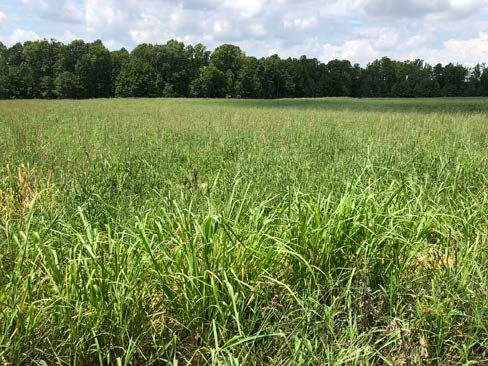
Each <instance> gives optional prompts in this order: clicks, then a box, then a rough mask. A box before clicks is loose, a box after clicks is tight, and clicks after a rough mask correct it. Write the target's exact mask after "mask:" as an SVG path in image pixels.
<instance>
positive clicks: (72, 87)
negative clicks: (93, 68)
mask: <svg viewBox="0 0 488 366" xmlns="http://www.w3.org/2000/svg"><path fill="white" fill-rule="evenodd" d="M54 87H55V90H54V95H56V96H57V97H58V98H61V99H65V98H68V99H76V98H81V97H82V96H83V89H82V84H81V80H80V78H79V77H78V76H76V75H75V74H73V73H72V72H69V71H65V72H62V73H61V74H59V75H58V76H57V77H56V80H55V81H54Z"/></svg>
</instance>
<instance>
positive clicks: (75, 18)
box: [22, 0, 83, 22]
mask: <svg viewBox="0 0 488 366" xmlns="http://www.w3.org/2000/svg"><path fill="white" fill-rule="evenodd" d="M22 4H24V6H26V7H27V8H28V9H30V10H32V11H33V12H35V13H36V14H38V15H39V16H41V17H43V18H46V19H50V20H53V21H59V20H62V21H66V22H79V21H81V19H82V17H83V12H82V11H81V10H80V9H79V8H78V6H77V4H76V2H75V1H74V0H22Z"/></svg>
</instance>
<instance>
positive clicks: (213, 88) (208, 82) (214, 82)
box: [191, 65, 227, 98]
mask: <svg viewBox="0 0 488 366" xmlns="http://www.w3.org/2000/svg"><path fill="white" fill-rule="evenodd" d="M226 83H227V79H226V76H225V74H224V73H223V72H222V71H220V70H219V69H217V68H216V67H215V66H212V65H210V66H204V67H203V68H202V70H201V72H200V77H199V78H198V79H197V80H195V81H194V82H193V83H192V86H191V95H192V96H195V97H204V98H222V97H225V93H226Z"/></svg>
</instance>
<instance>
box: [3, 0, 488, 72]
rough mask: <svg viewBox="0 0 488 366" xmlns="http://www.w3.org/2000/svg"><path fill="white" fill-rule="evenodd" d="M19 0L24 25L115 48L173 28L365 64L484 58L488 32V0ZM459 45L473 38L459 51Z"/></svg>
mask: <svg viewBox="0 0 488 366" xmlns="http://www.w3.org/2000/svg"><path fill="white" fill-rule="evenodd" d="M18 4H21V5H17V9H16V8H15V6H13V8H12V9H11V8H6V9H7V10H8V12H9V19H10V18H12V19H14V18H15V19H16V26H17V27H18V28H19V30H24V31H23V32H24V34H25V32H32V33H35V34H37V33H39V34H43V35H46V37H47V38H51V37H56V36H58V38H60V39H61V40H69V39H71V38H72V37H74V35H76V36H77V38H84V39H87V40H93V39H97V38H100V39H102V40H103V41H104V42H105V44H106V45H107V46H109V47H110V48H112V49H113V48H120V47H126V48H129V49H131V48H133V47H134V46H135V45H137V44H138V43H142V42H146V43H165V42H166V41H167V40H169V39H172V38H173V39H178V40H182V41H184V42H186V43H193V44H194V43H198V42H202V43H204V44H206V45H207V46H208V47H209V48H210V49H212V48H214V47H216V46H218V45H219V44H222V43H234V44H237V45H238V46H240V47H242V48H243V50H244V51H245V52H246V53H247V54H249V55H255V56H257V57H261V56H268V55H271V54H274V53H278V54H279V55H281V56H283V57H288V56H292V57H298V56H300V55H303V54H306V55H308V56H310V57H317V58H320V59H322V60H324V61H326V60H329V59H332V58H347V59H350V60H351V61H353V62H360V63H363V64H364V63H367V62H369V61H371V60H372V59H374V58H376V57H381V56H384V55H386V56H390V57H392V58H397V59H405V58H408V57H411V56H415V57H420V58H425V59H428V60H432V59H433V58H435V57H438V58H439V59H441V60H445V59H447V58H449V52H453V54H454V56H456V57H458V58H459V59H462V60H463V62H466V63H472V62H475V61H476V62H477V61H482V60H483V59H479V58H481V57H484V53H483V52H484V51H482V50H484V47H485V46H484V43H483V42H485V40H484V38H483V37H484V35H483V34H484V33H480V32H482V31H483V30H485V29H487V28H488V23H487V21H486V19H487V17H488V1H486V0H401V1H400V0H301V1H300V2H298V1H296V0H177V1H176V0H21V2H19V3H18ZM26 10H27V11H26ZM12 11H13V14H11V12H12ZM25 13H27V14H25ZM11 15H12V17H10V16H11ZM18 19H19V20H20V21H19V22H17V20H18ZM22 19H24V20H23V21H22ZM446 21H448V22H449V23H446ZM1 22H2V20H1V15H0V23H1ZM60 24H64V25H63V26H60ZM446 24H448V26H446ZM50 30H51V31H50ZM2 31H3V32H7V30H6V28H5V27H3V28H0V36H1V37H2V38H3V39H6V38H8V37H13V34H3V35H2V33H1V32H2ZM36 32H37V33H36ZM19 34H20V33H19ZM31 35H32V34H31ZM456 42H458V43H456ZM455 47H465V48H464V51H463V52H458V51H457V50H455V49H454V48H455ZM454 56H453V57H452V58H455V57H454ZM484 59H486V57H485V58H484Z"/></svg>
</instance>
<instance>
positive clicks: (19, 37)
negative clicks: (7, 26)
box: [1, 28, 42, 47]
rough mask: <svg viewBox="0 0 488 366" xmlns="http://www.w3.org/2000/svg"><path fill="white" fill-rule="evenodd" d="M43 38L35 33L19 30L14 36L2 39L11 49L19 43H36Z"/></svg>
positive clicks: (16, 30) (15, 31)
mask: <svg viewBox="0 0 488 366" xmlns="http://www.w3.org/2000/svg"><path fill="white" fill-rule="evenodd" d="M41 38H42V37H40V36H39V35H38V34H37V33H36V32H34V31H31V30H25V29H20V28H17V29H15V30H14V31H13V32H12V34H10V35H8V36H6V37H1V41H2V42H3V43H5V44H6V45H7V46H9V47H10V46H12V45H14V44H16V43H18V42H20V43H24V42H25V41H36V40H39V39H41Z"/></svg>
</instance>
